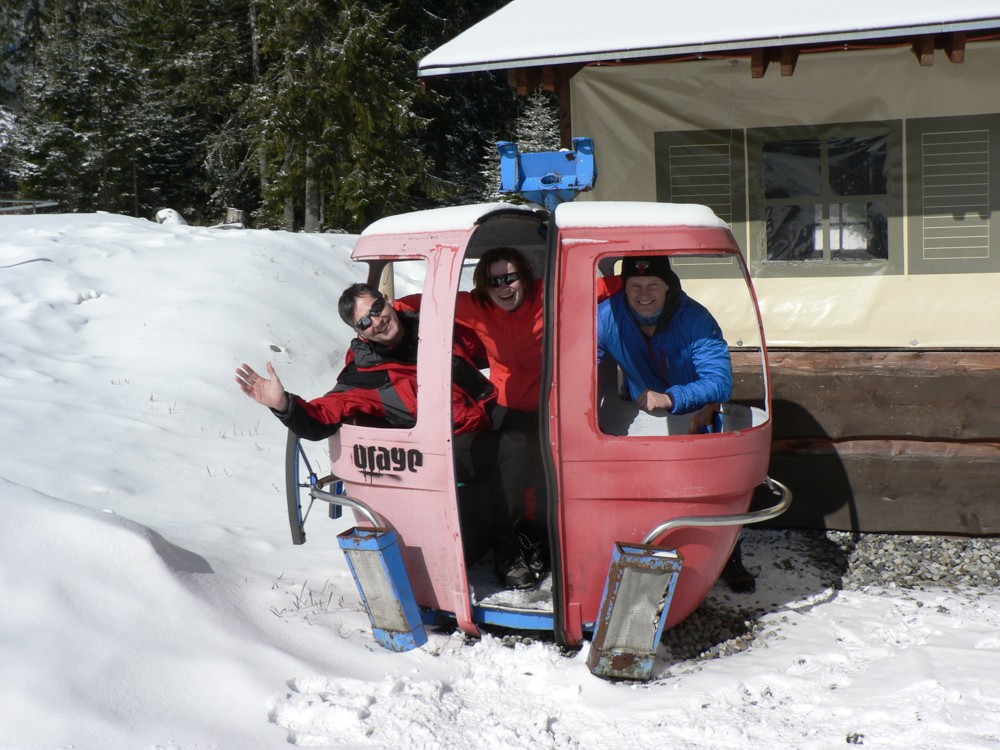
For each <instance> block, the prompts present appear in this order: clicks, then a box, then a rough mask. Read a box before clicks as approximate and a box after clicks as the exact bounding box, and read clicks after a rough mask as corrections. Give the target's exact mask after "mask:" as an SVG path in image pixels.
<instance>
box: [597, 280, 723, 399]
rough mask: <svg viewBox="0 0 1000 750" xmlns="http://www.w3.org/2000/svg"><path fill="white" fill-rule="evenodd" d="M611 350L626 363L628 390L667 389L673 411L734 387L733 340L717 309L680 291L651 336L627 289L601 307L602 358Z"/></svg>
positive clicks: (599, 339)
mask: <svg viewBox="0 0 1000 750" xmlns="http://www.w3.org/2000/svg"><path fill="white" fill-rule="evenodd" d="M668 316H669V317H668ZM606 354H607V355H610V356H611V357H612V358H613V359H614V360H615V361H616V362H617V363H618V364H619V366H620V367H621V368H622V372H623V373H624V374H625V379H626V381H627V385H628V389H629V395H630V396H631V398H632V400H633V401H635V400H636V399H638V398H639V396H641V395H642V393H643V391H646V390H651V391H656V392H657V393H666V394H668V395H669V396H670V398H671V399H672V400H673V402H674V406H673V409H671V413H672V414H687V413H689V412H693V411H697V410H698V409H700V408H701V407H703V406H705V405H706V404H711V403H715V402H719V403H722V402H725V401H728V400H729V398H730V396H731V395H732V392H733V368H732V362H731V361H730V357H729V345H728V344H727V343H726V340H725V339H724V338H723V337H722V329H721V328H719V324H718V323H717V322H716V320H715V318H714V317H712V314H711V313H710V312H709V311H708V310H707V309H706V308H705V307H704V306H703V305H701V304H699V303H698V302H696V301H695V300H693V299H691V298H690V297H688V296H687V294H685V293H684V292H680V293H679V295H678V299H677V304H676V307H675V308H674V310H673V314H672V315H669V311H666V310H665V311H664V318H661V320H660V321H659V322H658V324H657V328H656V331H655V333H654V334H653V337H652V338H651V339H647V338H646V335H645V334H644V333H643V332H642V330H641V329H640V328H639V324H638V322H637V321H636V319H635V317H634V316H633V314H632V311H631V308H630V307H629V304H628V298H627V297H626V296H625V292H624V290H623V291H621V292H618V293H617V294H615V295H613V296H611V297H609V298H608V299H606V300H604V301H603V302H601V303H600V305H599V306H598V308H597V359H598V362H600V361H601V360H602V359H603V358H604V356H605V355H606Z"/></svg>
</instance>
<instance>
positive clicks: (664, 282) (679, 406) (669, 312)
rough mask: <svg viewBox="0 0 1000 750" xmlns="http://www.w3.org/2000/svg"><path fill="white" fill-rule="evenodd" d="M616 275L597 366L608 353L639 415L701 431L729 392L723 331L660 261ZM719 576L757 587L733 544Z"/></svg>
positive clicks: (601, 319)
mask: <svg viewBox="0 0 1000 750" xmlns="http://www.w3.org/2000/svg"><path fill="white" fill-rule="evenodd" d="M621 278H622V282H623V284H624V288H623V289H622V291H620V292H618V293H617V294H614V295H612V296H611V297H609V298H608V299H606V300H604V301H603V302H601V303H600V305H599V306H598V308H597V357H598V361H600V360H602V359H603V358H604V357H605V355H610V356H611V357H612V358H613V359H614V360H615V361H616V362H617V363H618V365H619V367H620V368H621V371H622V375H623V377H624V380H623V383H622V395H623V396H625V395H627V396H628V398H630V399H631V400H632V401H635V403H636V405H637V406H638V407H639V408H640V409H642V410H643V411H647V412H653V411H657V410H665V411H667V412H669V413H671V414H692V415H693V416H692V418H691V427H690V431H691V432H692V433H695V432H702V431H704V430H705V429H706V428H707V426H708V425H710V424H712V421H713V418H714V416H715V413H716V412H717V411H718V409H719V404H721V403H722V402H725V401H728V400H729V398H730V396H731V395H732V391H733V368H732V362H731V360H730V357H729V345H728V344H727V343H726V340H725V339H724V338H723V337H722V329H721V328H720V327H719V324H718V323H717V322H716V320H715V318H714V317H712V314H711V313H710V312H709V311H708V310H707V309H706V308H705V307H704V306H703V305H701V304H699V303H698V302H696V301H695V300H693V299H691V298H690V297H688V296H687V294H685V293H684V291H683V290H682V289H681V282H680V279H679V278H678V277H677V274H676V273H674V271H673V270H672V269H671V268H670V261H669V259H668V258H667V257H666V256H660V257H656V256H650V257H631V258H626V259H625V260H624V261H623V263H622V273H621ZM626 391H627V394H626ZM723 577H724V578H725V579H726V581H727V582H728V583H729V585H730V586H731V587H732V588H733V589H734V590H735V591H747V592H748V591H753V590H754V588H755V586H756V584H755V582H754V579H753V576H752V575H751V574H750V573H749V571H747V570H746V568H744V567H743V563H742V555H741V553H740V545H739V542H737V544H736V549H735V550H734V551H733V556H732V558H731V559H730V561H729V563H728V564H727V566H726V570H725V571H724V572H723Z"/></svg>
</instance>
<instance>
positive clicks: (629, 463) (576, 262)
mask: <svg viewBox="0 0 1000 750" xmlns="http://www.w3.org/2000/svg"><path fill="white" fill-rule="evenodd" d="M589 205H595V206H596V205H597V204H589ZM649 205H650V207H655V206H657V205H661V204H649ZM632 208H633V211H632V213H634V210H635V208H634V205H633V207H632ZM496 209H497V207H496V206H492V207H485V208H484V207H480V213H482V214H488V213H489V212H490V211H493V210H496ZM506 210H508V211H509V210H510V209H509V208H508V209H506ZM596 213H598V214H600V212H599V211H598V212H596ZM572 215H573V216H574V217H577V222H576V223H575V224H568V223H567V224H565V225H560V226H558V234H557V237H556V240H555V241H554V242H553V241H550V247H552V248H553V249H554V251H555V252H556V253H557V255H556V256H555V260H554V263H552V264H550V268H551V273H550V275H549V278H548V279H547V294H548V295H549V299H548V300H547V305H548V306H547V309H546V325H547V326H548V327H550V338H549V339H548V340H549V346H550V349H551V351H549V352H548V353H547V356H548V357H549V358H550V362H551V375H552V379H551V383H549V384H548V390H547V393H546V394H545V399H544V400H543V405H544V404H547V405H548V412H547V415H548V416H547V420H548V421H547V423H548V430H549V433H550V435H549V437H550V449H551V455H552V463H551V467H550V470H551V473H552V476H551V477H550V487H556V488H557V489H558V498H557V501H556V502H555V503H553V505H554V510H553V511H552V513H551V515H550V523H552V524H554V526H555V528H556V529H557V530H558V531H557V535H558V539H557V540H556V544H555V549H557V550H558V555H559V559H558V560H557V561H556V563H557V564H556V565H555V566H554V569H555V570H556V571H557V572H558V573H559V574H560V577H559V579H558V581H557V582H556V585H555V586H554V590H555V592H556V598H555V601H554V603H553V604H554V609H555V613H556V616H555V620H556V623H557V627H556V630H557V637H558V638H559V640H560V641H562V642H564V643H566V644H569V645H575V644H579V643H581V642H582V640H583V638H584V631H585V629H587V628H588V627H589V625H590V624H591V623H593V622H594V620H595V619H596V617H597V614H598V608H599V606H600V599H601V593H602V591H603V587H604V583H605V580H606V577H607V573H608V565H609V560H610V559H611V554H612V550H613V547H614V543H615V542H624V543H640V542H642V540H643V539H644V537H645V536H646V534H647V533H649V532H650V531H651V530H652V529H654V528H655V527H656V526H658V525H659V524H661V523H663V522H664V521H667V520H669V519H671V518H677V517H679V516H695V515H719V514H732V513H742V512H745V511H746V510H747V509H748V507H749V504H750V499H751V496H752V494H753V491H754V489H755V487H756V486H757V485H758V484H760V483H761V482H762V481H763V479H764V477H765V475H766V472H767V464H768V456H769V445H770V439H771V422H770V420H769V419H768V420H766V421H764V422H763V423H762V424H760V425H758V426H756V427H751V428H748V429H744V430H741V431H738V432H731V433H725V432H724V433H721V434H711V435H693V436H688V435H682V436H650V437H616V436H611V435H606V434H604V433H602V432H601V430H600V428H599V426H598V418H597V404H598V392H597V387H598V382H597V367H596V357H597V354H596V351H597V350H596V320H597V297H596V290H597V280H596V279H597V263H598V261H600V260H601V259H602V258H606V257H611V256H614V257H621V256H623V255H626V254H629V253H641V254H651V253H654V252H657V253H658V252H666V253H669V252H680V251H683V252H684V253H686V254H690V253H692V252H694V253H706V254H713V255H718V254H720V253H722V254H730V255H732V256H733V257H734V258H737V259H738V258H739V250H738V248H737V246H736V243H735V241H734V240H733V238H732V235H731V234H730V233H729V231H728V229H725V228H724V226H722V225H721V224H720V225H718V226H700V227H689V226H670V225H663V224H660V225H657V224H655V221H654V222H652V223H649V224H647V225H642V226H635V225H631V226H614V227H611V226H591V227H588V226H586V225H585V223H583V221H585V220H581V219H580V218H579V217H581V216H584V214H581V213H580V212H579V211H576V212H575V213H574V214H572ZM630 215H631V214H630ZM659 215H660V214H656V212H655V211H654V219H655V216H659ZM556 218H557V221H558V220H559V212H558V210H557V213H556ZM480 221H481V217H479V218H477V215H476V213H475V211H474V210H473V209H472V208H464V209H442V210H438V211H432V212H421V213H420V214H418V215H414V218H413V220H412V221H410V222H409V223H408V222H407V220H406V218H405V217H394V219H393V220H391V221H387V223H386V222H380V223H378V224H376V225H374V226H373V227H372V228H370V229H369V230H366V233H365V234H364V235H362V237H361V238H360V240H359V241H358V243H357V245H356V248H355V251H354V254H353V257H354V258H355V259H356V260H361V261H369V262H372V261H376V262H377V261H385V260H393V259H403V258H420V259H423V260H424V261H426V270H427V273H426V282H425V286H424V289H423V295H424V298H423V302H422V306H421V322H420V347H419V354H418V357H419V359H418V389H419V402H420V406H419V417H418V421H417V425H416V426H415V427H414V428H413V429H412V430H398V429H384V428H364V427H358V426H349V425H348V426H344V427H343V428H342V429H341V430H340V432H339V433H338V434H337V435H335V436H334V437H333V438H331V440H330V452H331V459H332V471H333V472H334V474H336V475H337V476H339V477H341V478H342V479H344V480H345V482H346V483H347V488H348V493H347V494H349V495H351V496H353V497H356V498H357V499H359V500H362V501H363V502H365V503H366V504H367V505H368V506H369V507H371V508H372V509H373V510H374V511H375V512H376V513H378V514H379V515H380V516H382V517H383V518H385V519H386V520H388V522H389V523H391V525H392V526H393V527H394V528H395V529H396V530H397V532H398V534H399V537H400V543H401V547H402V552H403V558H404V561H405V563H406V567H407V570H408V573H409V575H410V578H411V583H412V585H413V589H414V593H415V596H416V598H417V601H418V603H419V604H420V605H421V606H424V607H430V608H433V609H437V610H443V611H445V612H450V613H453V614H454V615H455V618H456V620H457V622H458V625H459V627H460V628H462V629H463V630H464V631H465V632H468V633H470V634H478V628H477V625H476V623H475V622H474V621H473V615H472V609H471V601H470V588H469V583H468V579H467V575H466V568H465V559H464V557H465V556H464V549H463V541H462V535H461V528H460V525H459V516H458V505H457V500H456V490H455V472H454V464H453V459H452V455H451V439H452V435H451V415H450V409H449V408H448V404H450V395H449V394H450V384H449V382H448V379H447V378H445V377H442V374H444V373H448V372H450V359H451V347H452V333H451V332H452V329H453V325H454V315H455V303H454V301H455V296H456V294H457V292H458V290H459V282H460V277H461V271H462V263H463V259H464V256H465V253H466V248H467V245H468V244H469V242H470V240H471V239H472V238H473V237H474V235H475V233H476V231H477V228H478V226H479V223H480ZM487 221H488V219H487ZM435 225H436V226H437V228H435ZM551 231H552V229H551V228H550V232H551ZM741 264H742V262H741ZM743 273H744V278H745V279H746V281H747V283H748V284H749V277H748V275H747V274H746V269H745V266H743ZM750 293H751V295H752V294H753V290H752V287H751V288H750ZM754 305H755V306H756V301H755V300H754ZM759 325H760V322H759V316H758V326H759ZM761 342H763V332H762V331H761ZM762 360H763V364H764V366H765V367H766V352H763V353H762ZM766 380H767V379H766V377H765V382H766ZM768 400H769V398H768ZM765 406H766V411H767V413H770V403H767V404H766V405H765ZM412 451H416V452H417V453H419V456H420V459H419V462H417V461H409V462H405V463H406V465H405V467H403V465H402V464H401V463H400V462H399V461H396V460H395V459H393V457H396V458H397V459H398V458H399V457H405V456H408V455H411V453H410V452H412ZM379 456H382V457H383V458H382V460H381V463H379V462H378V460H376V464H375V465H374V466H373V465H372V460H373V459H377V458H378V457H379ZM400 467H402V468H400ZM739 531H740V527H736V526H729V527H714V528H681V529H678V530H675V531H672V532H670V533H669V534H668V535H667V536H666V538H664V539H663V540H662V541H658V542H657V543H658V544H661V545H662V546H665V547H670V548H677V549H678V550H679V551H680V553H681V555H682V556H683V558H684V561H685V563H684V569H683V571H682V573H681V576H680V579H679V582H678V585H677V590H676V593H675V595H674V602H673V605H672V608H671V612H670V616H669V619H668V621H667V627H668V628H669V627H671V626H673V625H675V624H677V623H678V622H680V621H681V620H682V619H684V618H685V617H686V616H687V615H688V614H690V613H691V611H693V609H694V608H695V607H697V606H698V604H700V602H701V601H702V600H703V599H704V597H705V596H706V594H707V593H708V591H709V589H710V588H711V587H712V585H713V584H714V583H715V581H716V580H717V578H718V576H719V574H720V572H721V570H722V567H723V565H724V563H725V562H726V560H727V558H728V556H729V553H730V551H731V550H732V547H733V545H734V544H735V541H736V538H737V536H738V535H739Z"/></svg>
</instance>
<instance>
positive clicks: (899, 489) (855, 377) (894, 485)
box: [733, 350, 1000, 535]
mask: <svg viewBox="0 0 1000 750" xmlns="http://www.w3.org/2000/svg"><path fill="white" fill-rule="evenodd" d="M769 359H770V364H771V379H772V388H773V402H774V403H773V407H774V440H773V443H772V449H771V468H770V474H771V476H773V477H774V478H775V479H778V480H780V481H781V482H784V483H785V484H787V485H788V486H789V487H790V488H791V489H792V491H793V492H794V493H795V503H794V505H793V507H792V509H791V510H789V512H788V513H786V514H785V516H783V517H782V518H779V519H777V520H776V521H775V522H774V523H773V524H772V525H774V526H779V527H783V528H828V529H839V530H846V531H866V532H900V533H940V534H970V535H1000V352H998V351H870V350H866V351H775V352H771V353H770V357H769ZM750 362H751V360H750V358H744V355H742V354H741V353H735V354H734V358H733V364H734V371H735V375H736V391H735V393H734V400H737V401H740V400H749V399H750V398H751V397H752V394H759V393H760V391H761V387H760V380H759V375H758V376H754V375H752V374H750V373H752V372H753V367H752V365H751V363H750Z"/></svg>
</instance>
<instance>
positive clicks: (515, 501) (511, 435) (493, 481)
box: [454, 429, 534, 547]
mask: <svg viewBox="0 0 1000 750" xmlns="http://www.w3.org/2000/svg"><path fill="white" fill-rule="evenodd" d="M454 445H455V473H456V475H457V478H458V481H460V482H485V483H488V484H489V487H490V498H491V501H490V504H491V508H490V511H491V512H490V515H491V518H492V524H493V546H494V547H502V546H504V545H507V544H509V543H510V542H511V541H512V540H513V539H514V524H515V523H516V522H517V521H518V520H519V519H520V518H521V516H522V515H524V493H525V490H526V489H527V487H528V484H529V483H530V480H531V468H532V459H533V458H534V456H532V455H531V442H530V440H529V438H528V436H527V435H525V433H524V432H522V431H521V430H517V429H510V430H499V431H498V430H492V431H490V432H474V433H467V434H464V435H456V436H455V443H454Z"/></svg>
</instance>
